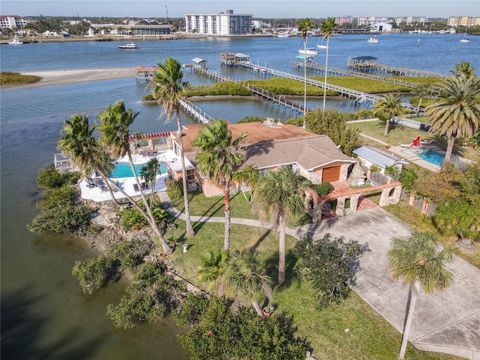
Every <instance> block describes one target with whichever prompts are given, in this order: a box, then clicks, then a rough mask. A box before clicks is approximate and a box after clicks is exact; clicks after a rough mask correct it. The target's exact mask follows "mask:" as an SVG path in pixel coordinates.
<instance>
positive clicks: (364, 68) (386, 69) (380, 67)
mask: <svg viewBox="0 0 480 360" xmlns="http://www.w3.org/2000/svg"><path fill="white" fill-rule="evenodd" d="M347 68H348V69H351V70H355V71H361V72H370V73H371V72H374V73H384V74H392V75H397V76H410V77H438V78H442V79H446V78H448V77H449V75H448V74H443V73H438V72H435V71H429V70H419V69H411V68H406V67H400V66H392V65H386V64H381V63H377V62H375V63H368V64H367V65H365V64H354V63H351V62H348V63H347Z"/></svg>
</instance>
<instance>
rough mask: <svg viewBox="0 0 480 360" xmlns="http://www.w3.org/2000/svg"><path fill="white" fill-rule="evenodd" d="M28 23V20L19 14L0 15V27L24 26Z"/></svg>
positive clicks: (13, 27)
mask: <svg viewBox="0 0 480 360" xmlns="http://www.w3.org/2000/svg"><path fill="white" fill-rule="evenodd" d="M27 24H28V22H27V20H25V19H24V18H22V17H20V16H17V15H5V16H0V29H15V28H23V27H25V25H27Z"/></svg>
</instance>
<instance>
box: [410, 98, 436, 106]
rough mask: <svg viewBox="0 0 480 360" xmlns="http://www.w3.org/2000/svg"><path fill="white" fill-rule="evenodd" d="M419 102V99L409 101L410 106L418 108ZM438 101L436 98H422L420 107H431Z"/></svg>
mask: <svg viewBox="0 0 480 360" xmlns="http://www.w3.org/2000/svg"><path fill="white" fill-rule="evenodd" d="M419 101H420V98H419V97H413V98H411V99H410V104H412V105H413V106H418V103H419ZM437 101H438V99H437V98H434V97H433V98H423V99H422V107H424V108H425V107H427V106H430V105H433V104H435V103H436V102H437Z"/></svg>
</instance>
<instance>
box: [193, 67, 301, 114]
mask: <svg viewBox="0 0 480 360" xmlns="http://www.w3.org/2000/svg"><path fill="white" fill-rule="evenodd" d="M193 71H195V72H196V73H197V74H199V75H203V76H206V77H208V78H210V79H212V80H214V81H218V82H227V81H231V82H236V83H239V84H241V85H242V86H244V87H245V88H247V89H248V90H250V91H251V92H252V94H253V95H255V96H257V97H259V98H262V99H264V100H268V101H272V102H274V103H275V104H277V105H281V106H282V107H284V108H285V109H288V110H291V111H292V112H294V113H300V114H302V115H303V114H304V113H305V112H307V111H308V110H309V109H308V108H307V109H305V107H304V106H303V105H302V104H300V103H298V102H296V101H293V100H290V99H288V98H287V97H285V96H284V95H278V94H275V93H273V92H271V91H268V90H265V89H261V88H259V87H256V86H253V85H250V84H247V83H244V82H243V83H242V82H240V81H237V80H233V79H230V78H228V77H226V76H223V75H220V74H219V73H217V72H215V71H211V70H208V69H206V68H204V67H201V66H195V67H193Z"/></svg>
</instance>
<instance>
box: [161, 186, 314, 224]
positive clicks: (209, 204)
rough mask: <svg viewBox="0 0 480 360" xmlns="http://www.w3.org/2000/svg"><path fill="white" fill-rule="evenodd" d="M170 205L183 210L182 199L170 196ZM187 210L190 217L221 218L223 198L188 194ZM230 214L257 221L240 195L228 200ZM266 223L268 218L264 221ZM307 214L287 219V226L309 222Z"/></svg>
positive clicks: (234, 195) (196, 193) (250, 206)
mask: <svg viewBox="0 0 480 360" xmlns="http://www.w3.org/2000/svg"><path fill="white" fill-rule="evenodd" d="M170 199H171V200H172V203H173V204H174V205H175V207H176V208H177V209H179V210H180V211H183V210H184V206H183V198H175V197H173V196H170ZM188 200H189V202H188V203H189V210H190V214H191V215H196V216H208V217H214V216H215V217H223V216H224V212H223V208H224V203H223V196H210V197H206V196H205V195H204V194H203V193H202V192H200V191H197V192H191V193H188ZM230 214H231V217H232V218H234V217H236V218H243V219H259V218H260V216H259V211H258V209H256V208H255V206H254V205H253V204H252V203H251V202H248V201H247V200H246V199H245V197H244V196H243V194H242V193H237V194H233V195H232V197H231V200H230ZM264 220H265V221H268V220H269V219H268V218H265V219H264ZM310 220H311V219H310V217H309V216H308V214H305V215H302V216H300V217H299V218H295V219H289V220H288V224H287V225H288V226H292V227H294V226H299V225H304V224H306V223H308V222H310Z"/></svg>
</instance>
